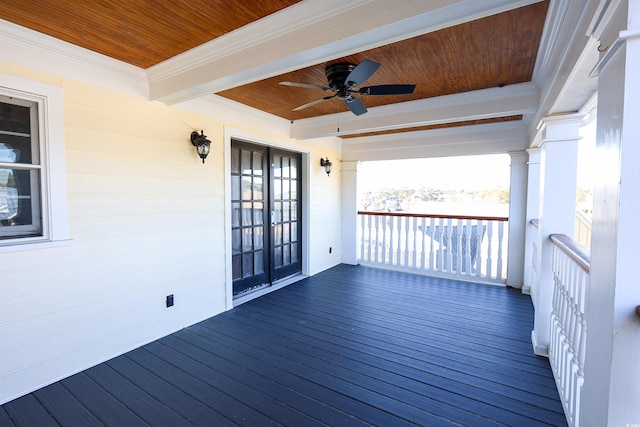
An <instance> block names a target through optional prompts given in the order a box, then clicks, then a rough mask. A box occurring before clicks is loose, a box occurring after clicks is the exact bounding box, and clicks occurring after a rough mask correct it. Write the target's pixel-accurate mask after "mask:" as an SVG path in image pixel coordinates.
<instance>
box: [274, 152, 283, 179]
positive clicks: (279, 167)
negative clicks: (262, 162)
mask: <svg viewBox="0 0 640 427" xmlns="http://www.w3.org/2000/svg"><path fill="white" fill-rule="evenodd" d="M273 176H274V177H276V178H280V177H282V165H281V164H280V156H274V157H273Z"/></svg>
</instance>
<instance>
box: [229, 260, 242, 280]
mask: <svg viewBox="0 0 640 427" xmlns="http://www.w3.org/2000/svg"><path fill="white" fill-rule="evenodd" d="M231 271H232V273H231V274H232V276H233V280H236V279H241V278H242V256H241V255H234V256H233V257H232V258H231Z"/></svg>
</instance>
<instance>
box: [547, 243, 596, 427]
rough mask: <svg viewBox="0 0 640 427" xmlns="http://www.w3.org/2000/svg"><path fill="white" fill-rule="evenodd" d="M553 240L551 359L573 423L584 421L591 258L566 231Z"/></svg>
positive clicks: (569, 419) (566, 408)
mask: <svg viewBox="0 0 640 427" xmlns="http://www.w3.org/2000/svg"><path fill="white" fill-rule="evenodd" d="M549 238H550V239H551V241H552V242H553V244H554V246H553V267H552V268H553V281H554V290H553V302H552V309H551V334H550V341H549V361H550V363H551V368H552V370H553V375H554V377H555V380H556V384H557V386H558V392H559V394H560V399H561V400H562V404H563V406H564V412H565V415H566V416H567V421H568V423H569V425H570V426H578V425H580V420H579V419H578V418H579V414H580V399H581V395H582V385H583V383H584V376H583V368H584V358H585V343H586V337H587V330H586V319H585V315H586V308H587V307H586V298H587V286H588V284H589V268H590V262H589V258H588V257H587V256H586V255H585V254H584V253H583V252H582V251H580V249H579V248H578V247H577V246H576V245H575V243H574V242H573V240H571V239H570V238H569V237H567V236H565V235H564V234H552V235H551V236H549Z"/></svg>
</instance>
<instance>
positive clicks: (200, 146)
mask: <svg viewBox="0 0 640 427" xmlns="http://www.w3.org/2000/svg"><path fill="white" fill-rule="evenodd" d="M191 143H192V144H193V146H194V147H196V150H197V151H198V156H200V158H201V159H202V163H204V159H206V158H207V156H208V155H209V148H211V141H209V140H208V139H207V136H206V135H205V134H204V131H203V130H202V131H200V134H198V132H195V131H194V132H191Z"/></svg>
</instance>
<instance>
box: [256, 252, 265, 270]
mask: <svg viewBox="0 0 640 427" xmlns="http://www.w3.org/2000/svg"><path fill="white" fill-rule="evenodd" d="M263 257H264V254H263V253H262V251H257V252H255V253H254V257H253V260H254V264H253V269H254V274H260V273H264V258H263Z"/></svg>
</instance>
